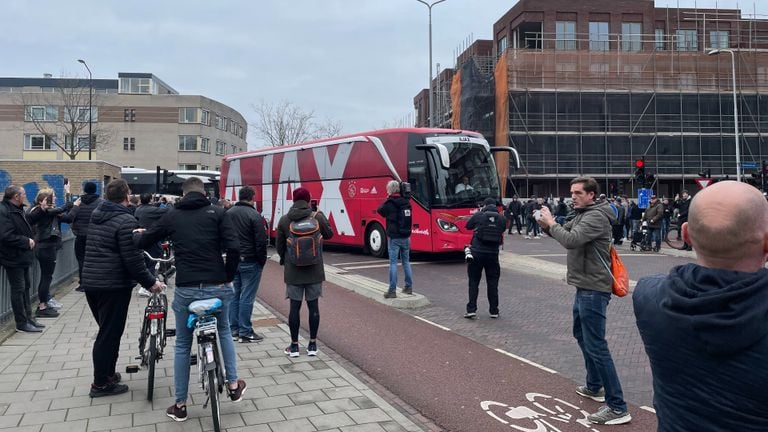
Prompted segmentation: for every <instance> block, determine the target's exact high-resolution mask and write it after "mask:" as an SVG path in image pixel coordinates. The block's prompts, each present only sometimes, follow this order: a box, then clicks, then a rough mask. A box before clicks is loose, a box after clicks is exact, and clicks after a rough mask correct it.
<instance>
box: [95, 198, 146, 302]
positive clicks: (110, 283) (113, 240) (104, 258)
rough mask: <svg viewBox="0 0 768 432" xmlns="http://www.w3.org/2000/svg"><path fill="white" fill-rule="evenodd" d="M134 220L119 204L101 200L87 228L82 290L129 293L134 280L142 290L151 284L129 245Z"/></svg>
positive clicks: (136, 251)
mask: <svg viewBox="0 0 768 432" xmlns="http://www.w3.org/2000/svg"><path fill="white" fill-rule="evenodd" d="M136 228H138V224H137V223H136V218H134V217H133V216H132V215H131V213H130V211H129V210H128V209H127V208H126V207H125V206H122V205H120V204H115V203H113V202H109V201H104V202H103V203H102V204H101V205H100V206H99V208H97V209H96V210H94V211H93V215H92V216H91V222H90V224H89V226H88V233H87V234H86V235H87V238H88V241H87V242H86V244H85V260H84V262H83V278H82V279H83V280H82V282H81V285H82V287H83V288H84V289H85V291H86V292H88V291H124V290H128V291H130V290H131V289H133V287H134V286H135V285H136V281H138V282H139V283H141V286H143V287H144V288H149V287H151V286H152V285H153V284H154V283H155V277H154V276H152V274H151V273H150V272H149V270H147V265H146V264H145V263H144V257H143V256H142V254H141V251H140V250H138V249H137V248H136V245H135V244H134V243H133V230H134V229H136Z"/></svg>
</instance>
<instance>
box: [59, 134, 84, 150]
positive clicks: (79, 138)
mask: <svg viewBox="0 0 768 432" xmlns="http://www.w3.org/2000/svg"><path fill="white" fill-rule="evenodd" d="M71 142H72V140H71V139H70V137H69V135H66V136H64V146H65V147H66V148H67V149H70V148H72V145H71V144H70V143H71ZM77 149H78V150H88V135H78V136H77Z"/></svg>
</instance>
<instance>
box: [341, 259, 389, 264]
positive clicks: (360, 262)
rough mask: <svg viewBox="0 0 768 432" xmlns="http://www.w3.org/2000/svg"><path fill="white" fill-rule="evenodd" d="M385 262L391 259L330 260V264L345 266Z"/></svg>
mask: <svg viewBox="0 0 768 432" xmlns="http://www.w3.org/2000/svg"><path fill="white" fill-rule="evenodd" d="M383 262H387V263H388V262H389V260H383V259H380V260H365V261H349V262H340V263H337V262H335V263H332V262H329V263H328V264H329V265H332V266H343V265H355V264H370V263H383Z"/></svg>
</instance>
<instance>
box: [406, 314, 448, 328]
mask: <svg viewBox="0 0 768 432" xmlns="http://www.w3.org/2000/svg"><path fill="white" fill-rule="evenodd" d="M413 317H414V318H416V319H417V320H419V321H424V322H425V323H427V324H431V325H433V326H435V327H437V328H439V329H442V330H445V331H451V329H449V328H448V327H444V326H441V325H440V324H437V323H433V322H432V321H430V320H428V319H424V318H422V317H420V316H418V315H414V316H413Z"/></svg>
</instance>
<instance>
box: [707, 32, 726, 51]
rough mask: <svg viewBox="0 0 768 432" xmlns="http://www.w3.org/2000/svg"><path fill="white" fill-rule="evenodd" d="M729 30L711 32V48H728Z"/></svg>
mask: <svg viewBox="0 0 768 432" xmlns="http://www.w3.org/2000/svg"><path fill="white" fill-rule="evenodd" d="M728 45H729V43H728V32H727V31H712V32H709V46H710V48H715V49H718V48H719V49H723V48H728Z"/></svg>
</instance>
